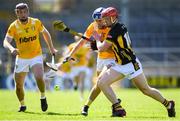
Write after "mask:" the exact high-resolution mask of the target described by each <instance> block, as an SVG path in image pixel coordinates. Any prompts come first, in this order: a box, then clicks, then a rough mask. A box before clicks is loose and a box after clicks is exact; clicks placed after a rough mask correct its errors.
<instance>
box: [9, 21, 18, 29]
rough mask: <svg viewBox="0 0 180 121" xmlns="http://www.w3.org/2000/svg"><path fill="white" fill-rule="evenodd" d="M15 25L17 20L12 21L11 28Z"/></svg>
mask: <svg viewBox="0 0 180 121" xmlns="http://www.w3.org/2000/svg"><path fill="white" fill-rule="evenodd" d="M15 26H17V20H15V21H13V22H12V23H10V25H9V28H14V27H15Z"/></svg>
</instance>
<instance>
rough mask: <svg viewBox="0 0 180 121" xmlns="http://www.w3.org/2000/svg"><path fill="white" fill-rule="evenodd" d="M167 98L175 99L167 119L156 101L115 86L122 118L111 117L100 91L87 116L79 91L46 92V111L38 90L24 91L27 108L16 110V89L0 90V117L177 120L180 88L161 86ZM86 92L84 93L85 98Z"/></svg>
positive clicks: (76, 120)
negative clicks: (173, 114)
mask: <svg viewBox="0 0 180 121" xmlns="http://www.w3.org/2000/svg"><path fill="white" fill-rule="evenodd" d="M160 91H161V92H162V94H163V95H164V96H165V97H167V98H168V99H174V100H175V101H176V117H175V118H168V116H167V112H166V109H165V108H164V107H163V106H162V105H161V104H160V103H159V102H157V101H154V100H153V99H151V98H149V97H147V96H144V95H143V94H142V93H141V92H140V91H139V90H137V89H118V90H116V94H117V96H118V97H119V98H121V100H122V106H123V107H124V108H125V109H126V111H127V116H126V117H124V118H119V117H116V118H114V117H110V115H111V104H110V103H109V101H108V100H107V99H106V98H105V96H104V95H103V94H102V93H101V94H100V96H99V97H98V98H97V99H96V100H95V102H94V103H93V104H92V105H91V107H90V110H89V115H88V116H87V117H84V116H81V115H80V110H81V107H82V106H83V104H84V101H85V100H84V101H80V96H79V92H77V91H76V92H75V91H53V92H47V99H48V104H49V108H48V111H47V112H42V111H41V109H40V99H39V93H38V92H30V91H26V93H25V101H26V105H27V111H26V112H25V113H19V112H17V110H18V107H19V103H18V101H17V97H16V95H15V91H14V90H13V91H8V90H0V120H3V121H7V120H13V121H20V120H21V121H22V120H23V121H33V120H36V121H37V120H40V121H46V120H47V121H51V120H52V121H55V120H57V121H58V120H59V121H67V120H69V121H72V120H74V121H85V120H88V121H111V120H112V121H180V89H161V90H160ZM88 94H89V92H88V91H86V92H85V99H87V96H88Z"/></svg>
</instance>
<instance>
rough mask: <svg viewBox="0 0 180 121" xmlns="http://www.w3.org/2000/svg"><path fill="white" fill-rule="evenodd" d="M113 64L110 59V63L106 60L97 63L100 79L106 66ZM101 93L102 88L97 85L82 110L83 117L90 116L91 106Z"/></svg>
mask: <svg viewBox="0 0 180 121" xmlns="http://www.w3.org/2000/svg"><path fill="white" fill-rule="evenodd" d="M112 63H113V64H114V63H115V61H114V60H111V59H110V61H109V60H108V59H104V60H100V59H98V61H97V76H98V77H99V76H101V75H102V74H103V73H104V72H105V71H106V70H107V66H106V65H108V66H109V65H110V64H112ZM109 67H110V66H109ZM100 92H101V90H100V88H99V87H98V86H97V84H95V85H94V86H93V88H92V89H91V91H90V94H89V97H88V99H87V101H86V103H85V105H84V106H83V108H82V111H81V114H82V115H84V116H87V115H88V109H89V107H90V105H91V104H92V102H93V101H94V100H95V99H96V98H97V96H98V95H99V94H100Z"/></svg>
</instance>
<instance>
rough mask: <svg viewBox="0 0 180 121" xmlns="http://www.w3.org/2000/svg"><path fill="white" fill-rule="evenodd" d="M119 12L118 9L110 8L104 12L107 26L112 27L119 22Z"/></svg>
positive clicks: (103, 17)
mask: <svg viewBox="0 0 180 121" xmlns="http://www.w3.org/2000/svg"><path fill="white" fill-rule="evenodd" d="M117 18H118V11H117V9H116V8H113V7H108V8H106V9H105V10H103V11H102V19H103V22H104V23H105V24H106V26H108V27H109V26H111V25H112V24H114V23H116V22H117Z"/></svg>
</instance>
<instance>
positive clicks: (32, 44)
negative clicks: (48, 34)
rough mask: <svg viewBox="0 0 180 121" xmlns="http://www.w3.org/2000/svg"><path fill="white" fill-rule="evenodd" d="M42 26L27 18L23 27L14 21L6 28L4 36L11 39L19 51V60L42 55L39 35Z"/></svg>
mask: <svg viewBox="0 0 180 121" xmlns="http://www.w3.org/2000/svg"><path fill="white" fill-rule="evenodd" d="M43 30H44V26H43V24H42V23H41V21H40V20H38V19H36V18H31V17H29V18H28V23H27V24H25V25H23V24H21V22H20V21H19V20H15V21H14V22H13V23H11V25H10V26H9V28H8V31H7V33H6V36H8V37H10V38H13V39H14V40H15V43H16V48H17V49H19V58H23V59H31V58H34V57H36V56H39V55H41V54H42V49H41V45H40V41H39V34H40V32H43Z"/></svg>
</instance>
